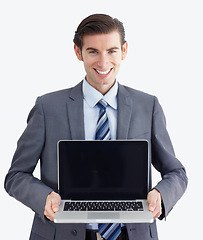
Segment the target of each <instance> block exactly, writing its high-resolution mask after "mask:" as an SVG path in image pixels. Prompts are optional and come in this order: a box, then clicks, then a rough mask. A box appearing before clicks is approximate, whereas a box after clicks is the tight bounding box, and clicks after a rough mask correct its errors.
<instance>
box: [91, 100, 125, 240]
mask: <svg viewBox="0 0 203 240" xmlns="http://www.w3.org/2000/svg"><path fill="white" fill-rule="evenodd" d="M97 106H98V107H99V108H100V111H99V119H98V121H97V128H96V136H95V140H111V134H110V129H109V121H108V117H107V114H106V107H107V102H106V101H105V100H103V99H102V100H100V101H99V102H98V103H97ZM98 227H99V234H100V235H101V236H102V237H103V238H104V239H106V240H115V239H116V238H117V237H118V236H119V234H120V233H121V224H120V223H103V224H102V223H99V224H98Z"/></svg>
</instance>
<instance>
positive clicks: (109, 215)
mask: <svg viewBox="0 0 203 240" xmlns="http://www.w3.org/2000/svg"><path fill="white" fill-rule="evenodd" d="M119 215H120V214H119V213H118V212H117V213H116V212H115V213H114V212H92V213H91V212H90V213H88V218H90V219H98V220H99V219H106V220H111V219H119Z"/></svg>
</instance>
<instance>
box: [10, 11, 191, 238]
mask: <svg viewBox="0 0 203 240" xmlns="http://www.w3.org/2000/svg"><path fill="white" fill-rule="evenodd" d="M74 50H75V53H76V56H77V58H78V59H79V60H80V61H83V63H84V68H85V71H86V76H85V78H84V79H83V81H82V82H80V83H79V84H78V85H77V86H75V87H73V88H70V89H65V90H61V91H57V92H53V93H49V94H46V95H44V96H41V97H38V99H37V101H36V104H35V106H34V107H33V109H32V110H31V112H30V114H29V116H28V120H27V122H28V124H27V127H26V129H25V131H24V132H23V134H22V136H21V137H20V139H19V141H18V145H17V149H16V152H15V154H14V157H13V160H12V164H11V168H10V169H9V172H8V174H7V176H6V179H5V189H6V191H7V192H8V193H9V194H10V195H11V196H13V197H15V198H16V199H17V200H19V201H21V202H22V203H23V204H25V205H26V206H28V207H30V208H31V209H32V210H33V211H34V212H35V217H34V221H33V226H32V231H31V235H30V240H45V239H47V240H54V239H55V240H65V239H67V240H72V239H75V240H96V239H101V238H102V236H101V234H100V232H99V230H98V225H97V224H55V223H54V222H53V219H54V214H55V212H57V211H58V210H59V205H60V201H61V198H60V196H59V194H58V193H57V160H56V159H57V154H56V143H57V142H58V141H59V140H61V139H67V140H79V139H85V140H90V139H91V140H93V139H95V135H96V128H97V120H98V117H99V107H98V106H97V103H98V102H99V101H100V100H103V101H104V102H105V103H106V104H107V106H106V114H107V116H108V126H109V127H108V129H109V131H110V134H111V139H147V140H148V141H149V145H150V161H151V163H152V165H153V166H154V167H155V168H156V169H157V170H158V171H159V172H160V173H161V176H162V180H161V181H160V182H159V183H157V185H156V186H155V187H154V188H153V189H151V191H150V192H149V193H148V198H147V199H148V202H149V210H150V211H151V212H152V213H153V217H154V219H157V218H159V219H160V220H162V219H164V218H166V217H167V215H168V214H169V212H170V211H171V210H172V208H173V207H174V205H175V204H176V202H177V201H178V200H179V199H180V198H181V196H182V195H183V193H184V192H185V190H186V187H187V176H186V173H185V169H184V167H183V165H182V164H181V163H180V161H179V160H178V159H177V158H176V157H175V154H174V151H173V147H172V144H171V141H170V138H169V135H168V133H167V130H166V124H165V117H164V113H163V111H162V108H161V106H160V104H159V102H158V100H157V98H156V97H154V96H151V95H149V94H146V93H143V92H140V91H137V90H134V89H131V88H129V87H126V86H123V85H120V84H119V83H118V82H117V81H116V75H117V73H118V71H119V68H120V65H121V62H122V60H124V59H125V58H126V55H127V50H128V44H127V42H126V41H125V30H124V27H123V24H122V23H121V22H120V21H119V20H117V19H113V18H112V17H110V16H108V15H104V14H94V15H91V16H89V17H87V18H86V19H84V20H83V21H82V22H81V23H80V24H79V26H78V28H77V30H76V32H75V36H74ZM73 77H74V76H73V75H72V76H71V78H73ZM126 77H128V78H129V77H130V78H133V76H128V74H126ZM38 160H40V166H41V179H40V180H39V179H36V178H34V177H33V171H34V169H35V167H36V165H37V163H38ZM150 184H151V179H150ZM19 237H20V236H19ZM116 239H117V240H121V239H122V240H128V239H129V240H135V239H138V240H140V239H142V240H150V239H158V235H157V229H156V220H155V221H154V223H152V224H149V223H143V224H122V225H121V230H120V232H119V235H118V236H117V237H116Z"/></svg>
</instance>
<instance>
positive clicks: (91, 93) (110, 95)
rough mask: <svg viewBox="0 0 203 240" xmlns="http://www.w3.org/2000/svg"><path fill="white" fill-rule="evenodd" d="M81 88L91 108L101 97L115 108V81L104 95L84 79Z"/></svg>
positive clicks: (116, 83) (116, 91)
mask: <svg viewBox="0 0 203 240" xmlns="http://www.w3.org/2000/svg"><path fill="white" fill-rule="evenodd" d="M82 90H83V96H84V99H85V100H86V102H87V104H88V105H89V106H90V107H92V108H93V107H94V106H95V105H96V104H97V103H98V102H99V101H100V100H101V99H104V100H105V101H106V102H107V103H108V105H110V106H111V107H112V108H114V109H115V110H117V93H118V82H117V81H116V82H115V84H114V85H113V87H112V88H111V89H110V90H109V91H108V92H107V93H106V94H105V95H103V94H101V93H100V92H99V91H97V90H96V89H95V88H94V87H92V86H91V85H90V84H89V83H88V82H87V80H86V79H84V80H83V86H82Z"/></svg>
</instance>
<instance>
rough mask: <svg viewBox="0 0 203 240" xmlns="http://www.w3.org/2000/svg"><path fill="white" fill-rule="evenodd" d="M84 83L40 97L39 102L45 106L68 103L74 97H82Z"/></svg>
mask: <svg viewBox="0 0 203 240" xmlns="http://www.w3.org/2000/svg"><path fill="white" fill-rule="evenodd" d="M81 93H82V82H80V83H79V84H78V85H76V86H74V87H71V88H67V89H62V90H58V91H54V92H50V93H46V94H44V95H42V96H40V97H38V101H40V102H42V103H43V104H54V103H61V102H67V101H68V100H69V99H70V97H71V96H72V95H76V94H77V95H82V94H81Z"/></svg>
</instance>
